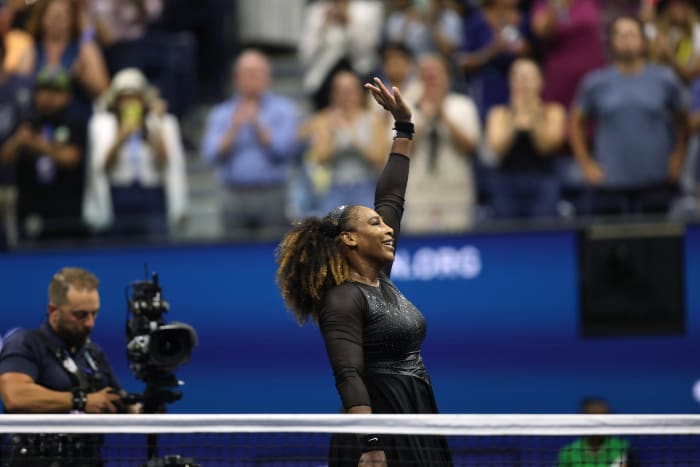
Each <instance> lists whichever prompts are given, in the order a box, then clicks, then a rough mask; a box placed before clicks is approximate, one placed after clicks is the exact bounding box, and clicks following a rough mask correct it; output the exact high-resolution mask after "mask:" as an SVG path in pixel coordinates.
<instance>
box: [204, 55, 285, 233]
mask: <svg viewBox="0 0 700 467" xmlns="http://www.w3.org/2000/svg"><path fill="white" fill-rule="evenodd" d="M270 83H271V73H270V64H269V62H268V60H267V57H266V56H265V55H263V54H262V53H261V52H259V51H257V50H252V49H248V50H245V51H243V52H242V53H241V54H240V56H239V57H238V59H237V60H236V62H235V65H234V70H233V85H234V88H235V94H234V96H233V98H231V99H230V100H228V101H226V102H224V103H222V104H219V105H218V106H216V107H214V109H212V111H211V113H210V114H209V117H208V121H207V124H206V129H205V133H204V140H203V143H202V157H204V159H205V160H207V161H208V162H209V163H211V164H214V165H215V166H216V167H217V171H218V178H219V182H220V183H221V184H222V185H223V186H224V187H225V188H226V190H225V191H226V195H225V199H224V201H223V221H224V226H225V228H226V231H227V234H229V235H230V234H235V233H244V234H254V233H261V234H265V233H274V234H276V233H278V232H280V231H281V230H280V229H281V228H283V227H284V226H285V225H286V223H287V222H286V217H285V206H286V200H285V199H286V196H285V194H286V186H287V175H288V169H289V163H290V161H291V158H292V156H293V154H294V148H295V143H296V132H297V125H298V120H299V115H298V111H297V108H296V106H295V104H294V103H293V102H292V100H291V99H288V98H286V97H283V96H279V95H276V94H274V93H272V92H270V91H269V87H270Z"/></svg>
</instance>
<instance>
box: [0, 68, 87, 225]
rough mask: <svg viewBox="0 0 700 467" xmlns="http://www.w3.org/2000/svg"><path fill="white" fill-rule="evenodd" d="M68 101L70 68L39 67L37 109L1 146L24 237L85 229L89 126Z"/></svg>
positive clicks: (36, 83)
mask: <svg viewBox="0 0 700 467" xmlns="http://www.w3.org/2000/svg"><path fill="white" fill-rule="evenodd" d="M70 101H71V77H70V75H69V74H68V73H67V72H65V71H62V70H59V71H58V72H56V71H53V70H44V71H42V72H40V73H39V74H38V75H37V77H36V82H35V85H34V95H33V109H32V110H33V113H32V114H31V115H30V116H28V117H27V118H25V119H24V120H23V121H22V123H21V124H20V125H19V126H18V128H17V130H16V131H15V132H14V134H13V135H12V136H11V137H10V138H9V139H8V140H7V142H6V143H5V144H4V145H3V146H2V154H1V156H0V157H1V158H2V162H3V163H4V164H8V165H13V166H14V167H15V168H16V174H17V191H18V198H17V217H18V225H19V227H20V234H21V236H22V237H23V238H25V239H45V238H57V237H74V236H79V235H81V234H83V233H84V229H83V226H82V222H81V206H82V199H83V185H84V183H83V181H84V173H85V165H84V161H85V157H84V153H85V126H84V125H83V124H82V123H80V122H76V120H75V119H74V118H73V117H71V116H70V114H69V113H68V108H69V105H70Z"/></svg>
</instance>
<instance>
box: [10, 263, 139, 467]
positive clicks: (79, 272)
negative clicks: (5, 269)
mask: <svg viewBox="0 0 700 467" xmlns="http://www.w3.org/2000/svg"><path fill="white" fill-rule="evenodd" d="M98 285H99V281H98V279H97V277H95V275H93V274H92V273H90V272H88V271H86V270H84V269H80V268H67V267H66V268H63V269H61V270H60V271H59V272H58V273H56V274H54V276H53V278H52V279H51V282H50V284H49V305H48V316H47V320H46V321H45V322H44V323H42V324H41V326H40V327H39V329H36V330H20V331H18V332H16V333H14V334H11V335H10V336H8V337H7V339H6V340H5V342H4V345H3V347H2V350H0V396H1V397H2V402H3V404H4V406H5V411H6V412H8V413H69V412H76V413H80V412H86V413H115V412H118V411H129V412H135V411H138V404H137V405H136V406H128V407H127V406H125V405H124V404H122V401H121V397H120V396H119V392H120V386H119V383H118V382H117V380H116V378H115V376H114V373H113V371H112V367H111V365H110V364H109V362H108V361H107V358H106V356H105V355H104V353H103V352H102V349H101V348H100V347H99V346H98V345H97V344H95V343H94V342H92V341H91V340H90V339H89V336H90V333H91V332H92V329H93V327H94V325H95V320H96V318H97V313H98V311H99V308H100V296H99V294H98V291H97V287H98ZM62 441H63V443H64V444H65V445H58V444H60V443H61V442H62ZM100 444H101V440H100V439H99V437H97V439H94V437H93V439H91V440H88V441H86V439H85V436H82V437H78V436H73V435H57V436H53V437H51V436H48V435H36V436H13V437H12V446H11V449H12V454H11V457H12V458H13V460H16V459H15V458H16V457H17V454H18V453H19V452H28V453H29V454H27V455H26V457H27V459H25V460H24V461H23V463H21V465H31V466H39V465H45V466H49V465H62V464H63V465H81V466H88V465H89V466H97V465H102V464H101V460H100V456H99V449H100ZM48 445H51V446H54V448H55V449H56V450H57V452H56V453H52V452H51V449H52V448H50V447H47V446H48ZM76 450H77V451H78V452H72V451H76ZM58 452H61V453H62V454H61V456H64V455H65V454H66V453H67V455H68V456H69V457H72V458H76V457H79V458H88V459H90V460H89V461H88V462H84V461H82V460H81V461H80V462H78V461H77V460H76V461H75V462H68V463H65V462H59V463H58V464H56V463H55V461H56V459H55V457H58ZM30 455H31V456H37V455H38V456H40V457H42V458H43V459H45V460H46V462H45V463H34V462H32V461H31V460H30V459H28V457H29V456H30ZM51 457H54V459H50V458H51ZM11 465H19V464H12V461H11Z"/></svg>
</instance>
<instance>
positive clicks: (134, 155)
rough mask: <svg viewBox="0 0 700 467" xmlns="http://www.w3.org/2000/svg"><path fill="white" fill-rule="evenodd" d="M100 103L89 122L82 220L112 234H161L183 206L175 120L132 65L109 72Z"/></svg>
mask: <svg viewBox="0 0 700 467" xmlns="http://www.w3.org/2000/svg"><path fill="white" fill-rule="evenodd" d="M105 104H106V110H105V111H101V112H96V113H95V114H94V115H93V116H92V118H91V119H90V122H89V126H88V156H89V159H88V173H87V181H86V187H87V188H86V194H85V202H84V210H83V212H84V216H85V221H86V222H87V224H88V225H89V226H91V227H92V228H93V229H95V230H97V231H105V230H106V231H109V232H111V233H112V234H114V235H116V236H130V235H141V236H151V237H160V236H163V235H165V234H166V233H167V232H168V227H169V226H170V227H175V226H178V225H180V224H181V223H182V221H183V220H184V216H185V212H186V203H187V184H186V174H185V157H184V150H183V147H182V139H181V136H180V129H179V125H178V122H177V120H176V118H175V117H174V116H172V115H170V114H167V113H165V109H164V104H163V102H162V101H161V100H160V99H159V98H158V95H157V91H156V90H155V89H154V88H153V87H152V86H150V85H149V84H148V82H147V80H146V78H145V77H144V75H143V74H142V73H141V72H140V71H139V70H137V69H135V68H127V69H124V70H122V71H120V72H119V73H117V74H116V75H115V76H114V79H113V81H112V86H111V88H110V90H109V92H108V93H107V95H106V96H105Z"/></svg>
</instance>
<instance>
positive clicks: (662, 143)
mask: <svg viewBox="0 0 700 467" xmlns="http://www.w3.org/2000/svg"><path fill="white" fill-rule="evenodd" d="M611 41H612V55H613V64H612V65H610V66H608V67H607V68H605V69H602V70H598V71H595V72H592V73H591V74H589V75H588V76H586V78H585V80H584V81H583V83H582V86H581V89H580V90H579V94H578V97H577V100H576V105H575V107H574V110H573V115H572V127H571V144H572V148H573V150H574V153H575V155H576V159H577V161H578V163H579V164H580V166H581V168H582V170H583V174H584V176H585V179H586V181H587V182H588V184H589V185H591V186H592V187H593V188H595V193H594V203H593V208H594V210H595V211H596V212H598V213H603V214H607V213H625V214H630V213H635V214H636V213H647V212H659V213H662V212H666V211H667V210H668V207H669V204H670V202H671V200H672V199H673V197H674V196H675V191H676V190H675V188H676V185H677V183H678V179H679V176H680V174H681V169H682V167H683V159H684V156H685V151H686V143H687V140H688V125H687V117H686V112H685V109H684V108H683V102H682V94H683V89H682V86H681V84H680V82H679V81H678V79H677V78H676V76H675V75H674V74H673V71H672V70H670V69H668V68H664V67H660V66H658V65H653V64H649V63H648V61H647V59H646V58H645V43H644V36H643V32H642V24H641V22H640V21H639V20H638V19H636V18H632V17H621V18H619V19H618V20H617V21H615V23H614V24H613V30H612V36H611ZM588 121H594V122H595V124H596V133H595V141H594V148H593V150H591V149H590V146H589V144H588V141H587V138H586V137H587V135H586V129H587V122H588Z"/></svg>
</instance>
